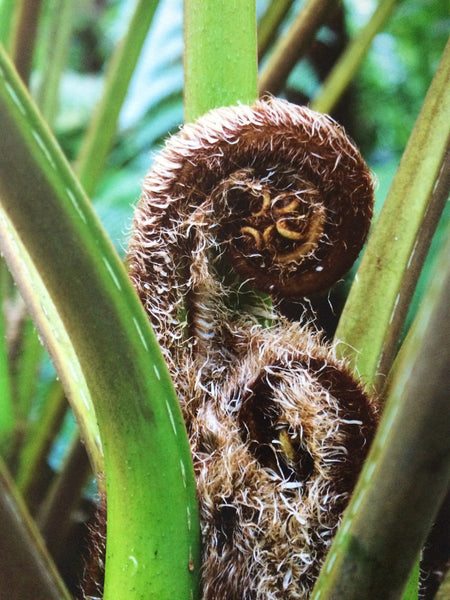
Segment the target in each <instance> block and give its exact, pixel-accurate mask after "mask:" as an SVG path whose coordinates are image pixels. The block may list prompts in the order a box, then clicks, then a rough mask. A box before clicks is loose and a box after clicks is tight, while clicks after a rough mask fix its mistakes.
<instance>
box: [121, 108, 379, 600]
mask: <svg viewBox="0 0 450 600" xmlns="http://www.w3.org/2000/svg"><path fill="white" fill-rule="evenodd" d="M371 213H372V183H371V178H370V174H369V170H368V168H367V166H366V165H365V163H364V161H363V160H362V158H361V156H360V154H359V152H358V151H357V149H356V148H355V147H354V145H353V144H352V143H351V142H350V141H349V140H348V139H347V137H346V136H345V134H344V132H343V131H342V129H341V128H340V127H339V126H337V125H336V124H335V123H334V122H333V121H332V120H331V119H329V118H328V117H325V116H323V115H318V114H317V113H314V112H312V111H310V110H308V109H307V108H304V107H303V108H302V107H295V106H292V105H290V104H288V103H286V102H284V101H280V100H276V99H270V100H269V101H258V102H257V103H256V104H255V105H254V106H253V107H245V106H242V107H234V108H224V109H217V110H214V111H211V112H210V113H209V114H208V115H206V116H204V117H202V118H200V119H199V120H198V121H197V123H196V124H193V125H188V126H186V127H185V128H183V129H182V130H181V131H180V132H179V133H178V134H177V135H176V136H174V137H173V138H171V139H170V140H169V141H168V143H167V145H166V147H165V149H164V150H163V151H162V153H161V154H160V156H159V157H158V158H157V159H156V161H155V164H154V166H153V168H152V170H151V171H150V173H149V175H148V176H147V177H146V179H145V182H144V186H143V194H142V197H141V200H140V203H139V206H138V208H137V210H136V213H135V220H134V231H133V235H132V239H131V243H130V247H129V265H130V276H131V279H132V281H133V284H134V286H135V288H136V290H137V292H138V293H139V295H140V298H141V300H142V302H143V305H144V307H145V308H146V310H147V313H148V315H149V318H150V319H151V321H152V324H153V326H154V328H155V331H156V334H157V336H158V338H159V340H160V343H161V346H162V349H163V351H164V352H165V355H166V358H167V361H168V365H169V368H170V370H171V373H172V376H173V378H174V381H175V384H176V386H177V390H178V393H179V398H180V402H181V406H182V410H183V414H184V417H185V421H186V426H187V430H188V434H189V439H190V444H191V449H192V453H193V458H194V468H195V471H196V476H197V485H198V497H199V505H200V516H201V522H202V535H203V544H204V557H203V560H204V564H203V597H204V600H212V599H213V598H219V597H226V598H229V599H230V600H244V599H245V600H279V599H280V598H286V599H291V598H292V599H294V598H300V599H306V598H307V596H308V593H309V591H310V589H311V587H312V583H313V581H314V579H315V577H316V576H317V573H318V570H319V568H320V564H321V561H322V558H323V556H324V553H325V551H326V549H327V547H328V545H329V543H330V542H331V537H332V534H333V533H334V530H335V528H336V526H337V524H338V522H339V518H340V515H341V513H342V510H343V508H344V506H345V504H346V502H347V500H348V497H349V495H350V493H351V491H352V489H353V485H354V483H355V480H356V477H357V474H358V472H359V469H360V467H361V464H362V462H363V460H364V456H365V454H366V452H367V450H368V447H369V444H370V441H371V438H372V435H373V432H374V429H375V425H376V420H377V419H376V408H375V404H374V402H373V401H372V400H371V399H370V398H369V397H367V395H366V394H365V393H364V392H363V390H362V388H361V387H360V386H359V385H358V383H357V382H356V381H355V380H354V379H353V378H352V376H351V375H350V373H349V372H348V371H347V369H346V367H345V365H344V364H343V363H342V362H340V361H338V360H337V359H336V357H335V356H334V354H333V351H332V349H331V348H329V347H328V346H327V345H326V344H324V343H323V342H321V340H320V337H319V336H318V334H317V333H312V332H311V331H310V330H308V329H307V328H305V327H303V326H301V325H300V324H299V323H295V324H289V323H287V322H286V321H285V320H284V319H283V318H282V317H279V316H276V315H274V324H273V326H272V327H271V328H269V329H264V328H263V327H262V326H261V325H260V324H259V322H258V319H257V317H256V312H257V310H258V309H259V310H262V309H263V308H264V306H263V303H262V301H261V303H260V305H259V306H256V308H255V307H254V308H253V310H254V313H253V314H252V313H245V314H242V312H241V311H240V310H239V309H236V308H233V302H230V301H229V298H230V296H232V295H233V293H234V294H235V293H236V287H237V286H238V285H239V284H237V283H236V282H237V275H235V274H234V273H235V272H237V273H238V274H239V277H240V281H241V282H242V281H247V282H249V283H250V284H253V285H254V286H256V287H257V288H259V289H260V290H263V291H265V292H269V293H270V294H271V295H273V296H274V297H275V298H279V297H282V296H288V297H292V296H302V295H304V294H309V293H313V292H317V291H320V290H323V289H325V288H326V287H328V286H329V285H331V284H332V283H333V282H334V281H335V280H336V279H338V278H339V277H340V276H342V274H343V273H344V272H345V271H346V270H347V269H348V268H349V267H350V265H351V264H352V262H353V261H354V259H355V258H356V256H357V255H358V253H359V251H360V249H361V246H362V244H363V242H364V239H365V237H366V234H367V230H368V227H369V221H370V217H371Z"/></svg>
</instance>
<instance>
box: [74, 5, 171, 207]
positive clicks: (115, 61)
mask: <svg viewBox="0 0 450 600" xmlns="http://www.w3.org/2000/svg"><path fill="white" fill-rule="evenodd" d="M158 2H159V0H139V1H138V3H137V6H136V9H135V11H134V14H133V17H132V19H131V22H130V25H129V27H128V31H127V33H126V35H125V37H124V38H123V40H122V41H121V42H120V44H119V45H118V47H117V49H116V51H115V52H114V55H113V57H112V58H111V62H110V65H109V67H108V71H107V74H106V79H105V86H104V90H103V95H102V98H101V100H100V103H99V105H98V106H97V109H96V111H95V113H94V116H93V118H92V121H91V123H90V124H89V127H88V130H87V132H86V135H85V137H84V139H83V145H82V147H81V150H80V154H79V157H78V161H77V165H76V172H77V174H78V177H79V179H80V181H81V183H82V185H83V187H84V189H85V191H86V193H87V195H88V196H92V195H93V193H94V191H95V188H96V186H97V183H98V181H99V179H100V176H101V173H102V170H103V167H104V165H105V162H106V159H107V156H108V152H109V150H110V148H111V145H112V143H113V140H114V136H115V133H116V129H117V122H118V119H119V114H120V110H121V108H122V105H123V102H124V100H125V97H126V94H127V91H128V86H129V84H130V81H131V77H132V75H133V73H134V70H135V67H136V63H137V61H138V58H139V55H140V53H141V50H142V46H143V44H144V42H145V38H146V36H147V33H148V30H149V29H150V26H151V24H152V21H153V16H154V14H155V11H156V8H157V6H158Z"/></svg>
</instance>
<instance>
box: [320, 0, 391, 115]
mask: <svg viewBox="0 0 450 600" xmlns="http://www.w3.org/2000/svg"><path fill="white" fill-rule="evenodd" d="M398 1H399V0H383V1H382V2H381V3H380V4H379V5H378V8H377V9H376V11H375V12H374V13H373V15H372V17H371V19H370V20H369V22H368V23H367V25H366V26H365V27H363V29H362V30H361V31H360V32H359V33H358V34H357V35H356V36H355V37H354V39H353V40H352V41H351V42H350V44H349V45H348V46H347V48H346V50H345V52H344V53H343V54H342V56H341V57H340V58H339V60H338V62H337V63H336V65H335V66H334V68H333V70H332V71H331V73H330V74H329V76H328V77H327V79H326V80H325V81H324V83H323V85H322V87H321V89H320V91H319V93H318V95H317V97H316V98H314V100H313V101H312V102H311V108H312V109H314V110H317V111H319V112H323V113H330V112H331V111H332V110H333V108H334V107H335V106H336V104H337V103H338V102H339V99H340V98H341V96H342V94H343V93H344V91H345V90H346V88H347V87H348V85H349V83H350V82H351V81H352V80H353V78H354V77H355V74H356V72H357V70H358V69H359V66H360V65H361V63H362V61H363V59H364V57H365V55H366V53H367V50H368V49H369V48H370V45H371V43H372V41H373V38H374V37H375V36H376V35H377V33H379V32H380V30H381V29H382V28H383V26H384V24H385V23H386V21H387V20H388V18H389V16H390V15H391V13H392V11H393V9H394V8H395V5H396V4H397V2H398Z"/></svg>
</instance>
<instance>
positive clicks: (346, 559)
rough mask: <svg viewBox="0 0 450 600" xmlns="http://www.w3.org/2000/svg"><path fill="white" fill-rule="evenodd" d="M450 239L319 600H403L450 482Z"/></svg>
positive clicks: (398, 369) (399, 365)
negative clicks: (343, 599) (406, 586)
mask: <svg viewBox="0 0 450 600" xmlns="http://www.w3.org/2000/svg"><path fill="white" fill-rule="evenodd" d="M449 307H450V239H448V240H447V244H446V245H445V247H443V248H442V250H441V255H440V261H439V262H438V264H437V265H436V270H435V274H434V278H433V281H432V283H431V285H430V288H429V289H428V291H427V294H426V296H425V298H424V301H423V304H422V307H421V309H420V311H419V313H418V315H417V317H416V320H415V322H414V324H413V326H412V328H411V331H410V333H409V334H408V337H407V338H406V340H405V343H404V345H403V348H402V350H401V352H400V353H399V356H398V358H397V360H396V363H395V365H394V370H393V376H392V378H391V380H390V383H389V389H388V393H387V396H388V400H387V404H386V408H385V410H384V413H383V418H382V420H381V423H380V426H379V430H378V432H377V435H376V437H375V440H374V442H373V445H372V448H371V450H370V453H369V457H368V459H367V461H366V463H365V466H364V468H363V471H362V473H361V477H360V479H359V481H358V484H357V486H356V489H355V492H354V494H353V497H352V499H351V502H350V504H349V506H348V508H347V510H346V512H345V515H344V519H343V522H342V524H341V527H340V528H339V531H338V533H337V535H336V537H335V540H334V541H333V545H332V547H331V549H330V551H329V553H328V556H327V559H326V561H325V564H324V565H323V568H322V571H321V575H320V577H319V580H318V581H317V584H316V586H315V588H314V590H313V593H312V595H311V600H319V598H320V600H331V599H333V600H338V599H342V598H345V600H360V599H361V598H364V599H365V600H379V599H380V598H383V600H397V599H398V598H401V596H402V592H403V590H404V588H405V585H406V583H407V581H408V576H409V574H410V572H411V570H412V569H413V567H414V564H415V562H416V560H417V556H418V554H419V552H420V550H421V548H422V546H423V544H424V542H425V539H426V536H427V534H428V532H429V530H430V527H431V525H432V523H433V519H434V517H435V515H436V513H437V511H438V509H439V507H440V505H441V503H442V500H443V498H444V497H445V494H446V493H447V490H448V486H449V483H450V435H449V433H450V403H449V402H448V401H446V397H447V392H448V387H449V383H450V381H449V371H448V364H449V361H450V352H449V346H448V339H449V336H450V328H449V323H450V309H449Z"/></svg>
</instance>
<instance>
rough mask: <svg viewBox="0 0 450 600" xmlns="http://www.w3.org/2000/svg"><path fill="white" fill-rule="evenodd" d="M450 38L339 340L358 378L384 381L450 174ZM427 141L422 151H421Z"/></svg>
mask: <svg viewBox="0 0 450 600" xmlns="http://www.w3.org/2000/svg"><path fill="white" fill-rule="evenodd" d="M449 114H450V42H449V43H448V44H447V48H446V49H445V51H444V55H443V57H442V60H441V63H440V65H439V67H438V69H437V71H436V74H435V76H434V79H433V82H432V84H431V86H430V89H429V91H428V94H427V96H426V99H425V102H424V105H423V107H422V110H421V112H420V114H419V117H418V119H417V122H416V124H415V126H414V129H413V131H412V133H411V136H410V139H409V141H408V144H407V146H406V150H405V152H404V155H403V158H402V160H401V163H400V166H399V169H398V171H397V173H396V175H395V178H394V181H393V183H392V186H391V188H390V190H389V193H388V196H387V198H386V201H385V204H384V206H383V209H382V211H381V214H380V216H379V218H378V221H377V223H376V225H375V228H374V231H373V233H372V235H371V237H370V239H369V243H368V245H367V249H366V251H365V253H364V255H363V258H362V261H361V265H360V267H359V269H358V272H357V275H356V278H355V281H354V282H353V285H352V288H351V290H350V294H349V297H348V300H347V303H346V305H345V308H344V311H343V313H342V316H341V319H340V322H339V326H338V329H337V331H336V339H338V340H341V341H343V342H344V343H343V344H341V345H340V346H339V348H340V351H341V352H342V354H345V355H346V356H347V357H348V358H350V360H351V361H352V362H353V364H354V365H356V368H357V371H358V373H359V375H360V376H361V378H362V380H363V381H364V382H365V383H367V384H373V383H375V385H376V386H377V387H381V385H382V384H383V382H384V377H385V376H386V374H387V373H388V371H389V368H390V365H391V364H392V360H393V356H394V354H395V351H396V347H397V340H398V338H399V334H400V331H401V328H402V326H403V323H404V320H405V318H406V313H407V310H408V306H409V303H410V301H411V297H412V293H413V291H414V288H415V285H416V283H417V279H418V277H419V274H420V269H421V267H422V264H423V261H424V258H425V256H426V253H427V251H428V248H429V244H430V241H431V237H432V235H433V233H434V230H435V228H436V225H437V222H438V220H439V217H440V214H441V212H442V209H443V207H444V205H445V202H446V199H447V194H448V186H449V180H450V153H449V142H450V120H449V118H448V115H449ZM425 148H426V150H425Z"/></svg>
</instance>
